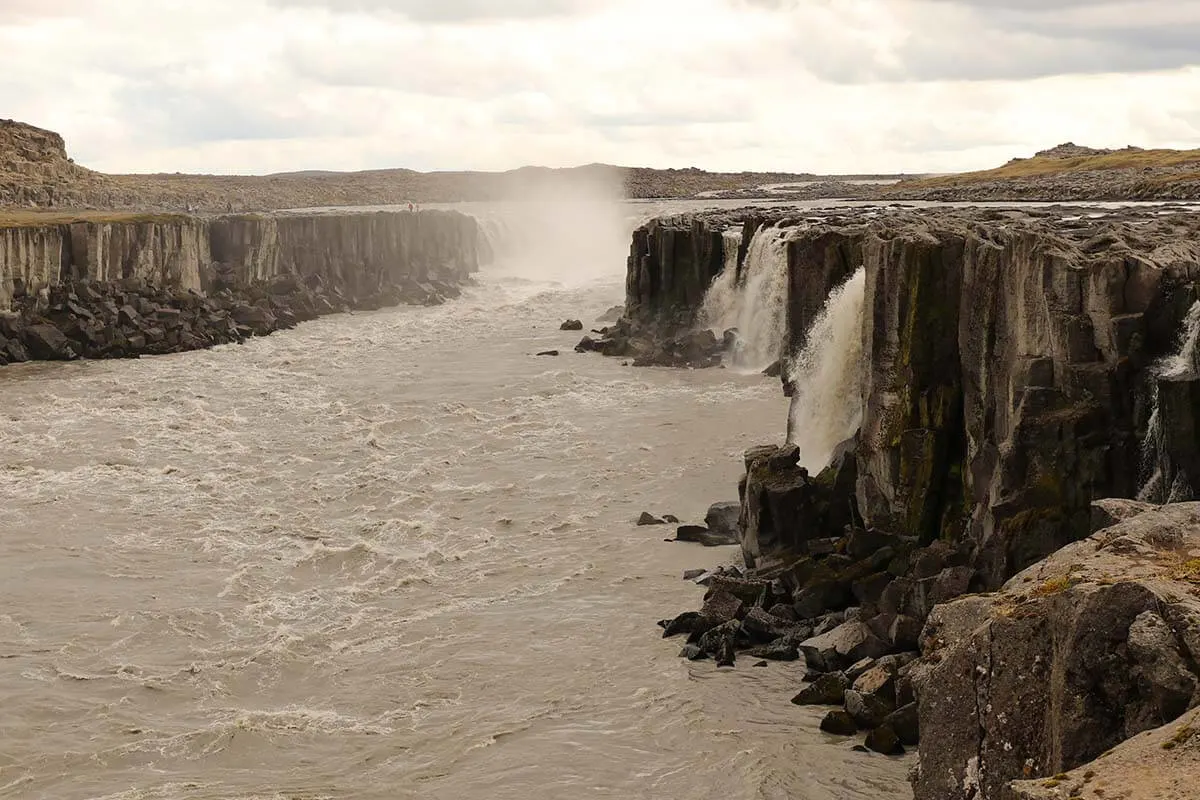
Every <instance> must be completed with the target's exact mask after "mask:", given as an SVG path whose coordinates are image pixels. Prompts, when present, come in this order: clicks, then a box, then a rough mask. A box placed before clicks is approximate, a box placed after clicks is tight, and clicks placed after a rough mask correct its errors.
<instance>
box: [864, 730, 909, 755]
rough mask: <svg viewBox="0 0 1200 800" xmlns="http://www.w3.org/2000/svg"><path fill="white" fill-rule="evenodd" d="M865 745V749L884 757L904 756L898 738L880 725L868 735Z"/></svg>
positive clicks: (902, 746)
mask: <svg viewBox="0 0 1200 800" xmlns="http://www.w3.org/2000/svg"><path fill="white" fill-rule="evenodd" d="M865 744H866V746H867V749H868V750H870V751H871V752H873V753H881V754H883V755H885V756H902V755H904V745H902V744H901V743H900V737H899V736H897V735H896V732H895V731H893V730H892V729H891V728H890V727H889V726H887V725H881V726H880V727H878V728H876V729H875V730H873V731H871V732H870V733H868V734H867V741H866V743H865Z"/></svg>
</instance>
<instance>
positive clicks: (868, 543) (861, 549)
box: [846, 528, 896, 561]
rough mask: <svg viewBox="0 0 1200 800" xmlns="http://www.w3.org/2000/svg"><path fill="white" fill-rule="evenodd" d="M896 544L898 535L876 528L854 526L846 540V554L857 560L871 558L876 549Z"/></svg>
mask: <svg viewBox="0 0 1200 800" xmlns="http://www.w3.org/2000/svg"><path fill="white" fill-rule="evenodd" d="M895 544H896V537H895V536H892V535H891V534H887V533H884V532H882V531H877V530H874V529H870V530H863V529H861V528H854V529H852V530H851V531H850V536H849V539H848V540H847V542H846V555H848V556H850V557H851V558H852V559H854V560H855V561H861V560H862V559H864V558H870V557H871V556H872V555H873V554H874V553H875V552H876V551H878V550H882V549H884V548H885V547H891V546H893V545H895Z"/></svg>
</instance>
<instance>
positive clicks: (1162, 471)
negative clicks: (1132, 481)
mask: <svg viewBox="0 0 1200 800" xmlns="http://www.w3.org/2000/svg"><path fill="white" fill-rule="evenodd" d="M1197 376H1200V300H1198V301H1196V302H1195V303H1193V304H1192V307H1191V308H1190V309H1189V310H1188V313H1187V316H1186V317H1184V321H1183V330H1182V332H1181V333H1180V336H1179V348H1178V349H1177V350H1176V351H1175V353H1174V354H1173V355H1170V356H1167V357H1166V358H1163V359H1161V360H1160V361H1158V362H1157V363H1156V364H1154V365H1153V366H1152V367H1151V368H1150V403H1151V412H1150V421H1149V423H1148V424H1147V426H1146V439H1145V441H1143V442H1142V476H1143V482H1142V488H1141V491H1139V492H1138V499H1139V500H1142V501H1144V502H1150V503H1173V502H1178V501H1181V500H1189V499H1191V498H1192V496H1193V488H1192V486H1190V485H1189V483H1188V476H1186V475H1185V474H1184V473H1183V472H1182V471H1176V470H1175V469H1174V468H1173V467H1172V465H1171V463H1170V457H1169V456H1168V454H1167V442H1166V428H1165V426H1164V425H1163V421H1162V410H1161V408H1160V407H1159V396H1158V394H1159V388H1158V384H1159V381H1160V380H1172V379H1174V380H1178V379H1181V378H1192V377H1197Z"/></svg>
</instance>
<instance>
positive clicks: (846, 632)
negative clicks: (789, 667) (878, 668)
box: [800, 622, 888, 670]
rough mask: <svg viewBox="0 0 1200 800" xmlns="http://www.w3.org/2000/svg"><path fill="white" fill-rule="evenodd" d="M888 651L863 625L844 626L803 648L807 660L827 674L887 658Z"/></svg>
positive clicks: (846, 624)
mask: <svg viewBox="0 0 1200 800" xmlns="http://www.w3.org/2000/svg"><path fill="white" fill-rule="evenodd" d="M887 649H888V648H887V645H886V644H885V643H884V642H883V641H881V640H880V639H879V638H878V637H877V636H875V634H873V633H871V629H870V628H868V627H867V626H866V625H864V624H863V623H861V622H847V623H843V624H842V625H839V626H838V627H837V628H834V629H833V630H832V631H830V632H829V633H825V634H822V635H820V636H816V637H813V638H812V639H808V640H807V641H804V642H802V643H801V644H800V652H801V653H803V654H804V658H805V660H806V661H807V662H808V663H809V664H812V665H813V666H816V667H818V668H821V669H825V670H833V669H840V668H842V667H843V666H849V665H851V664H854V663H856V662H858V661H861V660H862V659H864V658H878V657H880V656H883V655H886V653H887Z"/></svg>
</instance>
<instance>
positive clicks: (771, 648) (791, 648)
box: [748, 636, 800, 661]
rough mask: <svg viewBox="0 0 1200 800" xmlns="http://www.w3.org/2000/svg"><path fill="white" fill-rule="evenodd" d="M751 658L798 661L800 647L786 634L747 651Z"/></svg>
mask: <svg viewBox="0 0 1200 800" xmlns="http://www.w3.org/2000/svg"><path fill="white" fill-rule="evenodd" d="M748 655H749V656H750V657H751V658H765V659H767V660H768V661H799V660H800V649H799V648H798V647H796V643H795V642H794V641H793V640H792V639H791V638H790V637H787V636H784V637H781V638H779V639H776V640H775V641H773V642H771V643H770V644H767V645H764V646H762V647H755V648H752V649H751V650H749V651H748Z"/></svg>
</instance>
